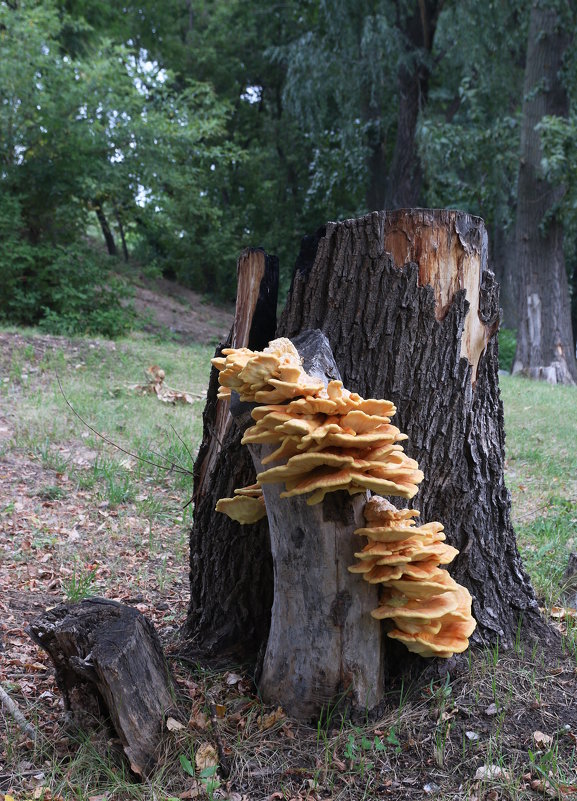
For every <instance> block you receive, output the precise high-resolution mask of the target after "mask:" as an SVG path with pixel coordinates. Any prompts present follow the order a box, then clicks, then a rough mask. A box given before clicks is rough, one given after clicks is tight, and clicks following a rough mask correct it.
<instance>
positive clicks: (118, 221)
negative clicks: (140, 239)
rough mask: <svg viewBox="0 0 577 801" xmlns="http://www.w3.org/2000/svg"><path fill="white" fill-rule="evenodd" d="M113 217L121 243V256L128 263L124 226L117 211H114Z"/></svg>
mask: <svg viewBox="0 0 577 801" xmlns="http://www.w3.org/2000/svg"><path fill="white" fill-rule="evenodd" d="M114 217H115V218H116V225H117V226H118V233H119V234H120V241H121V242H122V255H123V256H124V261H126V262H127V261H128V259H129V256H128V246H127V244H126V235H125V233H124V225H123V223H122V215H121V214H120V212H119V211H118V209H114Z"/></svg>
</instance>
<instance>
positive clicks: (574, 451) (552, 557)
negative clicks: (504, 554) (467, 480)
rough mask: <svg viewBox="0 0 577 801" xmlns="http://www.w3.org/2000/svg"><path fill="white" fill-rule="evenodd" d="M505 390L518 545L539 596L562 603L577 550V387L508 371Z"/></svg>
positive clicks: (503, 383)
mask: <svg viewBox="0 0 577 801" xmlns="http://www.w3.org/2000/svg"><path fill="white" fill-rule="evenodd" d="M501 392H502V396H503V402H504V407H505V431H506V435H507V438H506V456H507V462H506V465H507V473H506V480H507V485H508V487H509V489H510V491H511V494H512V500H513V520H514V523H515V529H516V532H517V542H518V545H519V550H520V551H521V554H522V556H523V559H524V562H525V566H526V568H527V570H528V571H529V574H530V576H531V578H532V581H533V584H534V586H535V589H536V591H537V593H538V595H539V596H540V597H541V599H542V600H543V601H544V602H545V603H547V604H552V603H557V602H559V601H560V599H561V596H562V591H563V574H564V572H565V569H566V567H567V560H568V556H569V553H571V551H575V550H577V388H575V387H560V386H552V385H550V384H546V383H543V382H536V381H529V380H527V379H525V378H521V377H514V378H512V377H508V376H504V377H502V378H501Z"/></svg>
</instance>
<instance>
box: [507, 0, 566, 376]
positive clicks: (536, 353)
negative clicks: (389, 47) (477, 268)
mask: <svg viewBox="0 0 577 801" xmlns="http://www.w3.org/2000/svg"><path fill="white" fill-rule="evenodd" d="M569 42H570V35H569V34H568V33H567V32H566V31H565V30H564V29H563V26H562V24H561V20H560V18H559V14H558V12H557V11H556V10H555V8H554V7H553V6H551V7H547V5H546V4H544V3H539V2H534V3H533V5H532V8H531V21H530V26H529V40H528V46H527V63H526V68H525V83H524V88H523V92H524V97H523V122H522V127H521V159H520V165H519V181H518V199H517V220H516V232H515V258H516V261H517V270H516V273H517V275H518V277H519V327H518V334H517V353H516V355H515V361H514V365H513V372H525V373H527V374H528V375H529V376H531V377H533V378H544V379H546V380H548V381H550V382H552V383H561V384H573V383H575V382H576V381H577V364H576V362H575V349H574V344H573V334H572V329H571V311H570V297H569V287H568V281H567V274H566V270H565V258H564V254H563V228H562V224H561V220H560V219H559V218H558V216H557V214H556V209H555V207H556V204H557V203H558V202H559V200H560V199H561V197H562V196H563V192H564V189H563V187H562V186H551V184H549V183H548V182H547V181H546V180H545V178H544V177H543V171H542V169H541V159H542V155H543V153H542V148H541V141H540V136H539V131H538V130H537V126H538V124H539V122H540V121H541V119H542V118H543V117H544V116H545V115H549V114H552V115H558V116H567V113H568V99H567V93H566V92H565V89H564V87H563V84H562V82H561V78H560V70H561V67H562V64H563V54H564V53H565V51H566V49H567V47H568V45H569Z"/></svg>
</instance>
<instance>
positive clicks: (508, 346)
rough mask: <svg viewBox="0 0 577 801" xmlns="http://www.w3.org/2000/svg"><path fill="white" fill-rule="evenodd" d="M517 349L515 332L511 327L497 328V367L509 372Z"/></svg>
mask: <svg viewBox="0 0 577 801" xmlns="http://www.w3.org/2000/svg"><path fill="white" fill-rule="evenodd" d="M516 350H517V332H516V331H514V330H513V329H512V328H500V329H499V367H500V368H501V369H502V370H507V371H508V372H511V369H512V367H513V359H514V358H515V351H516Z"/></svg>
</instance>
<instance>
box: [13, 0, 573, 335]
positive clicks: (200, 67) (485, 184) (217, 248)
mask: <svg viewBox="0 0 577 801" xmlns="http://www.w3.org/2000/svg"><path fill="white" fill-rule="evenodd" d="M539 2H540V4H543V3H545V0H539ZM551 2H552V0H547V3H549V4H550V3H551ZM556 5H557V6H559V9H560V13H561V14H563V15H564V16H563V25H564V26H565V28H566V29H567V30H569V31H570V32H572V30H573V28H574V25H575V21H574V19H573V16H572V15H571V9H570V4H569V3H568V2H565V0H561V2H556ZM531 6H532V3H530V2H529V0H488V2H487V3H481V4H480V3H477V2H475V0H463V1H462V2H459V3H457V2H453V1H452V0H424V1H423V2H422V3H419V4H416V3H412V2H408V0H361V1H360V2H359V0H355V1H354V2H353V0H290V2H286V3H282V4H272V5H271V4H270V3H268V2H265V0H251V2H249V3H247V2H242V1H241V0H169V2H167V3H163V4H162V6H160V5H159V4H157V3H154V2H151V0H143V2H140V3H138V4H133V3H126V4H122V5H120V6H115V5H111V4H109V3H103V2H102V0H42V1H40V0H2V2H0V55H1V60H0V97H1V98H2V103H1V105H0V158H1V163H2V169H1V172H0V181H1V187H0V188H1V190H2V192H1V199H0V231H1V233H0V236H1V237H2V239H3V240H4V242H5V243H6V244H7V247H4V248H3V249H2V254H3V255H1V256H0V275H1V276H2V279H3V281H4V284H5V286H7V287H8V289H9V291H8V292H7V293H6V294H5V296H4V299H3V300H2V301H0V315H1V316H2V317H3V318H5V319H12V320H16V321H19V322H35V323H38V322H40V323H42V324H54V323H55V321H56V320H57V319H58V320H60V322H61V324H62V325H63V326H64V327H66V326H67V325H69V326H70V327H72V328H74V327H75V325H76V323H75V322H74V319H75V315H76V319H78V318H82V319H84V316H83V314H82V313H80V312H79V311H78V309H79V308H81V307H82V306H83V304H84V305H85V306H86V304H88V307H90V308H91V309H94V308H95V307H94V297H95V294H94V293H95V292H96V294H97V296H98V297H99V298H100V299H102V298H104V296H105V295H106V294H107V292H109V290H110V288H111V286H112V285H111V284H110V281H109V278H108V274H109V271H110V269H111V268H112V267H114V268H115V269H116V265H117V262H118V261H120V260H123V259H124V260H129V261H130V262H132V263H135V264H137V265H138V266H139V268H147V269H156V270H157V271H160V272H161V273H162V274H164V275H165V276H167V277H172V278H177V279H178V280H180V281H182V282H184V283H187V284H189V285H190V286H192V287H194V288H196V289H198V290H200V291H202V292H207V293H210V294H212V295H213V296H216V297H220V298H222V299H231V298H232V297H233V296H234V269H235V259H236V254H237V253H238V252H239V251H240V250H241V249H242V248H243V247H244V246H245V245H249V244H250V245H255V246H258V245H262V246H264V247H265V248H266V249H267V250H269V252H275V253H277V254H278V255H279V257H280V262H281V270H282V276H283V283H284V285H285V286H286V285H287V284H288V280H289V277H290V275H289V274H290V270H291V267H292V264H293V262H294V259H295V256H296V253H297V251H298V242H299V240H300V238H301V236H302V235H303V234H305V233H307V232H308V233H311V232H313V231H314V230H316V229H317V228H318V227H319V226H320V225H323V224H324V223H325V222H326V221H327V220H329V219H342V218H345V217H350V216H355V215H359V214H362V213H365V212H367V211H370V210H374V209H379V208H394V207H396V206H399V205H426V206H432V207H445V208H460V209H463V210H464V211H467V212H470V213H474V214H478V215H480V216H482V217H484V219H485V220H486V222H487V225H488V227H489V230H490V231H491V235H492V237H491V238H492V246H493V251H494V252H493V256H494V261H495V268H496V271H497V274H498V276H499V278H500V279H501V280H502V282H503V284H504V287H505V290H506V292H509V291H510V292H513V290H514V289H515V286H516V285H517V284H518V283H519V282H518V279H517V278H516V277H515V276H517V274H518V265H517V266H515V258H514V255H513V252H512V243H513V241H514V234H513V228H514V221H515V215H516V208H517V198H518V168H519V158H520V134H521V129H522V119H523V101H524V89H523V80H524V75H525V67H526V58H527V52H528V50H527V45H528V31H529V18H530V13H531ZM573 51H574V48H570V47H569V48H567V50H566V54H565V58H564V60H563V62H562V69H561V72H560V74H559V75H558V76H557V77H556V80H558V81H561V82H563V84H564V86H565V89H566V92H567V96H568V98H569V108H568V113H567V114H565V115H555V114H553V115H551V114H546V115H544V116H543V119H541V120H540V121H539V123H538V126H537V128H538V133H539V137H540V140H541V142H542V147H543V159H542V168H543V171H544V175H546V177H547V179H548V180H549V182H550V183H551V185H558V186H561V185H563V187H564V191H562V192H559V193H558V200H557V207H556V209H557V210H556V214H557V216H558V217H559V218H560V219H561V220H562V221H563V223H562V224H563V226H564V229H565V231H566V232H567V236H566V237H565V241H566V255H567V263H568V265H569V267H568V271H569V274H570V277H571V276H572V277H573V294H574V295H575V294H576V293H575V282H576V281H577V277H576V276H577V269H576V268H575V267H574V265H575V264H576V263H577V257H576V256H575V248H576V246H575V241H576V240H575V236H574V233H573V232H574V230H575V225H574V222H575V193H576V191H577V189H576V188H575V187H576V186H577V175H576V174H575V168H574V162H575V158H574V155H575V154H574V152H573V151H574V149H575V126H576V124H577V123H576V122H575V114H576V112H575V102H576V99H577V68H576V66H575V63H576V60H575V56H574V52H573ZM545 224H546V221H543V225H545ZM64 277H66V280H64ZM74 285H75V286H76V289H74V292H72V289H69V288H67V287H73V286H74ZM88 285H90V286H92V287H93V290H91V292H88V290H86V289H82V287H87V286H88ZM74 293H76V294H75V295H74ZM83 293H84V294H85V295H86V296H87V297H88V295H90V299H89V300H87V297H85V298H84V299H82V298H80V297H79V295H82V294H83ZM115 293H116V291H115ZM115 293H114V294H115ZM72 295H74V298H73V297H72ZM505 301H506V302H505V310H506V317H507V318H509V319H506V322H507V323H508V324H509V325H514V324H515V322H516V319H515V318H516V310H515V307H514V303H513V302H511V303H508V302H507V298H505ZM107 302H108V301H107ZM71 307H74V308H76V312H75V313H74V314H72V313H71V314H70V315H69V321H68V323H66V322H65V318H66V313H65V310H66V309H67V310H68V311H70V309H71ZM50 321H52V322H50ZM574 322H575V319H574Z"/></svg>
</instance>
